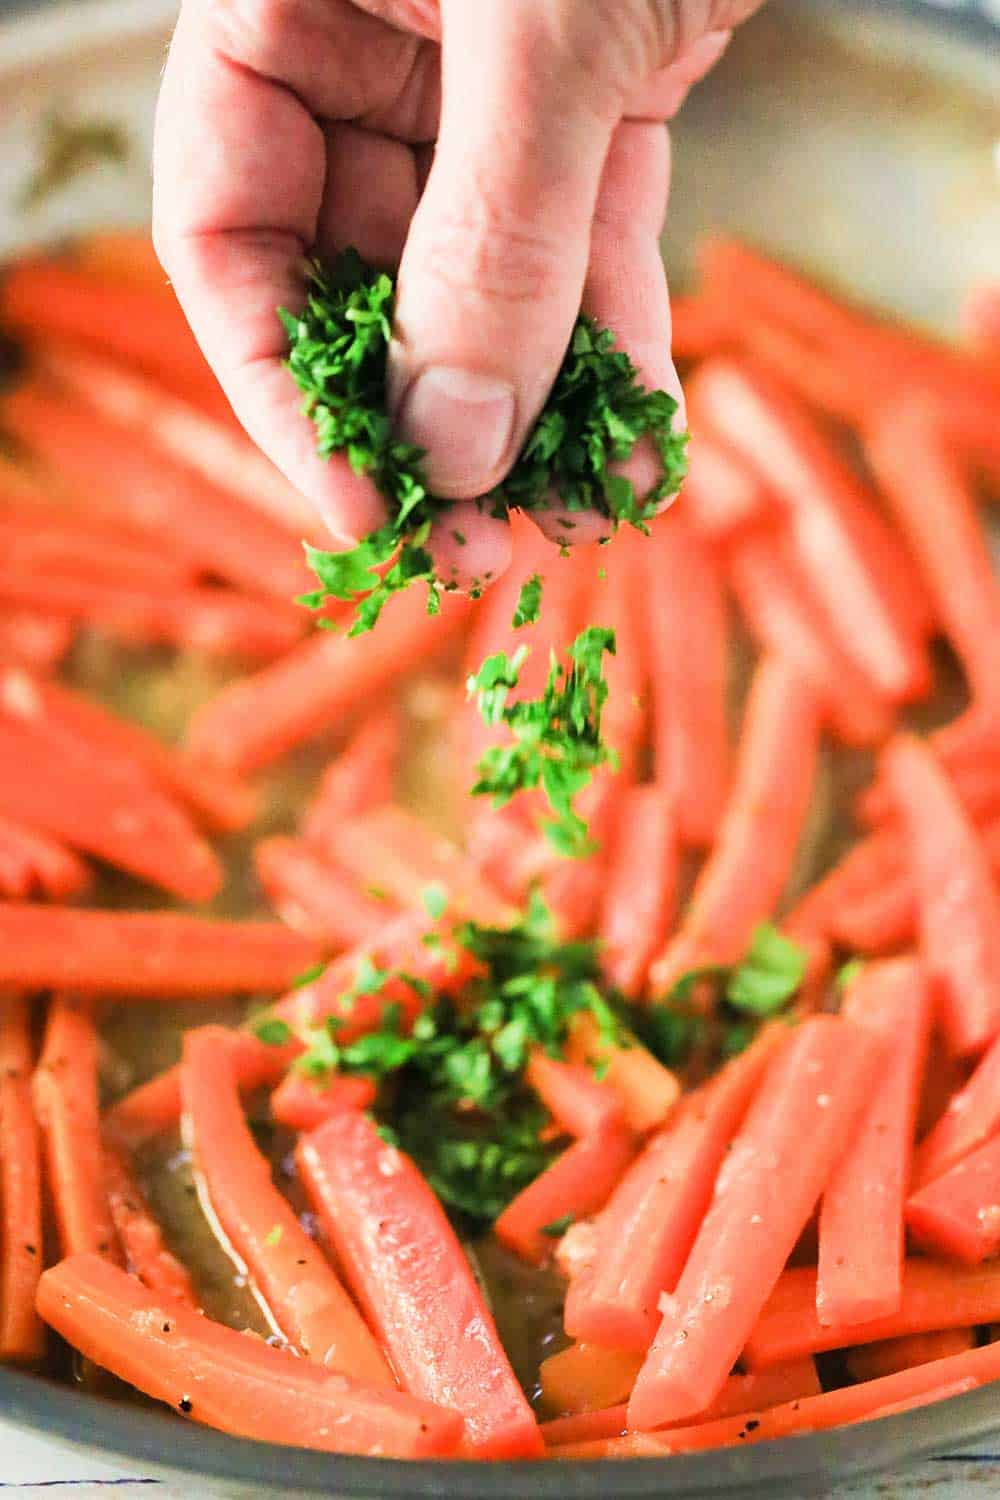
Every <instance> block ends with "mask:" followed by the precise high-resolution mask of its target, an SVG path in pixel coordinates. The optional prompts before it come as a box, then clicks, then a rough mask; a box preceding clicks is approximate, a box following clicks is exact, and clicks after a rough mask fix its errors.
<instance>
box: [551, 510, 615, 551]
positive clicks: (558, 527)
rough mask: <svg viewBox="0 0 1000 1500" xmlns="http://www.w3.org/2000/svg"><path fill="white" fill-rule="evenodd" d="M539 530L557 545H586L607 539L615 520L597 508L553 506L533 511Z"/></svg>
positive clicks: (612, 530)
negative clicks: (573, 508) (581, 508)
mask: <svg viewBox="0 0 1000 1500" xmlns="http://www.w3.org/2000/svg"><path fill="white" fill-rule="evenodd" d="M531 520H532V521H534V523H535V525H536V526H537V527H538V529H539V531H540V532H541V533H542V535H543V536H544V537H547V538H548V540H549V541H550V542H554V543H555V544H556V546H557V547H585V546H588V545H589V544H590V543H592V542H603V541H606V540H607V538H608V537H609V536H611V535H612V534H613V532H614V529H615V528H614V522H613V521H612V520H611V519H610V517H608V516H602V515H600V514H599V513H598V512H597V511H596V510H572V511H570V510H566V509H565V508H564V507H562V506H558V505H557V506H553V507H552V508H551V509H549V510H536V511H532V512H531Z"/></svg>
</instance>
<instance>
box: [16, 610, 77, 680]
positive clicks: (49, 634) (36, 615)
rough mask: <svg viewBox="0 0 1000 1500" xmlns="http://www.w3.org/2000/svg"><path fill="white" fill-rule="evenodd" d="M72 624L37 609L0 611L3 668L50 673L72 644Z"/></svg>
mask: <svg viewBox="0 0 1000 1500" xmlns="http://www.w3.org/2000/svg"><path fill="white" fill-rule="evenodd" d="M74 634H75V632H74V629H73V623H72V621H70V620H66V619H63V618H61V617H60V616H59V615H53V614H47V613H46V612H45V611H43V610H37V609H0V667H27V668H28V669H29V670H30V671H33V672H51V671H52V669H53V668H54V667H57V666H58V665H59V663H60V662H61V661H62V659H63V657H64V656H65V655H66V653H67V651H68V650H69V648H70V646H71V645H72V644H73V637H74Z"/></svg>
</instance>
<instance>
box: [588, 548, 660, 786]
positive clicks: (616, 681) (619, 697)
mask: <svg viewBox="0 0 1000 1500" xmlns="http://www.w3.org/2000/svg"><path fill="white" fill-rule="evenodd" d="M645 545H646V538H645V537H642V536H640V535H639V534H638V533H637V532H634V531H631V530H630V529H629V528H627V527H626V528H624V529H623V530H622V531H620V532H619V533H618V534H617V536H615V537H614V538H612V540H611V541H610V542H609V543H608V544H607V546H605V547H602V549H601V553H600V567H599V569H598V575H597V578H596V579H595V581H594V585H593V589H592V591H591V594H590V598H589V600H588V602H587V605H586V609H585V614H586V618H587V619H588V620H593V621H594V622H595V623H596V624H598V625H603V626H605V627H606V628H607V629H609V630H613V631H614V633H615V643H616V650H615V654H614V656H609V657H608V658H607V660H606V665H605V670H604V677H605V681H606V682H607V685H608V697H607V701H606V703H605V705H604V709H603V711H602V714H601V729H602V733H603V735H604V739H605V741H606V743H607V744H608V745H610V746H611V748H612V749H613V750H614V752H615V754H616V755H617V756H618V772H617V774H618V777H619V781H618V782H617V783H616V785H621V784H622V783H629V782H632V781H634V780H635V777H636V770H637V765H638V759H639V755H640V753H641V751H642V749H643V746H644V742H645V730H646V699H647V697H648V691H649V680H648V670H647V663H646V655H647V653H646V650H645V645H644V641H643V623H644V611H643V607H642V589H643V581H644V578H645V564H644V560H643V559H644V552H643V549H644V547H645Z"/></svg>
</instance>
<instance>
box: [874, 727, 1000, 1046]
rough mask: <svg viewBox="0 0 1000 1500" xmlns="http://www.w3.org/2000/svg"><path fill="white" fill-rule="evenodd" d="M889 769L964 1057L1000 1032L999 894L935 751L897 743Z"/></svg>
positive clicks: (947, 1017)
mask: <svg viewBox="0 0 1000 1500" xmlns="http://www.w3.org/2000/svg"><path fill="white" fill-rule="evenodd" d="M884 769H885V774H886V776H887V778H888V784H889V786H890V787H891V789H892V793H893V796H894V798H895V801H896V805H897V808H898V810H899V814H900V818H901V820H902V823H903V828H904V832H905V836H906V844H907V848H908V851H909V860H910V868H911V872H912V878H913V884H914V889H915V891H916V897H917V914H918V922H919V929H920V944H921V951H922V953H923V957H924V962H925V964H926V965H927V970H928V973H929V974H930V976H931V979H932V980H933V982H934V983H935V984H936V985H937V986H938V988H939V991H940V1005H941V1016H942V1022H943V1024H944V1027H945V1031H946V1034H947V1036H948V1039H949V1042H950V1043H951V1046H952V1047H953V1049H954V1050H955V1051H956V1052H957V1053H959V1055H961V1056H965V1055H967V1054H969V1053H975V1052H981V1051H982V1050H983V1048H984V1047H985V1046H986V1045H987V1043H989V1042H990V1041H992V1039H993V1037H994V1036H995V1035H996V1034H997V1032H998V1031H1000V894H998V892H997V888H996V885H995V883H994V878H993V871H992V870H991V868H990V862H989V859H988V857H987V855H986V851H985V849H984V848H983V845H982V842H981V840H980V839H979V837H978V836H977V834H976V831H975V829H974V828H973V827H972V825H971V823H970V822H969V819H968V816H967V814H966V812H965V810H964V808H963V807H962V804H961V802H960V801H959V799H958V795H957V793H956V791H955V789H954V787H953V785H952V784H951V782H950V781H949V780H948V776H947V774H946V773H945V772H944V771H943V770H942V768H941V765H940V763H939V761H938V760H937V758H936V757H935V755H934V754H933V752H932V751H931V750H930V749H928V748H927V746H926V745H924V744H923V743H921V742H920V741H919V740H917V739H915V738H913V737H912V736H905V737H901V738H899V739H898V740H896V741H894V742H893V744H892V745H891V746H890V747H889V749H888V750H887V751H886V752H885V757H884Z"/></svg>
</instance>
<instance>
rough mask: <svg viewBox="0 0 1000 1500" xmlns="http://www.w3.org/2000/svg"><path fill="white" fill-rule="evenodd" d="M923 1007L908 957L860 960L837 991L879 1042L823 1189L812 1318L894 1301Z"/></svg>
mask: <svg viewBox="0 0 1000 1500" xmlns="http://www.w3.org/2000/svg"><path fill="white" fill-rule="evenodd" d="M932 1013H933V995H932V993H931V987H930V985H929V983H928V980H927V975H926V974H925V973H924V971H923V968H922V967H921V965H920V964H919V962H918V961H917V960H916V959H910V958H901V959H896V960H895V961H891V962H886V963H875V964H868V965H866V966H865V967H864V968H863V969H862V970H861V972H860V974H859V975H858V976H857V977H856V978H855V979H854V980H852V982H851V983H850V985H849V986H848V988H847V991H846V993H845V995H844V1000H843V1004H842V1006H841V1014H842V1015H843V1016H844V1017H845V1018H846V1019H847V1020H848V1021H852V1022H853V1023H854V1024H855V1025H857V1026H860V1027H862V1028H863V1029H865V1030H867V1031H870V1032H872V1034H873V1035H874V1036H876V1037H878V1038H880V1039H881V1040H882V1041H883V1042H884V1043H885V1057H886V1062H885V1066H884V1068H883V1070H882V1072H881V1074H880V1076H879V1081H878V1088H877V1090H876V1091H875V1092H874V1094H873V1096H872V1098H871V1100H870V1101H869V1103H868V1107H867V1108H866V1109H865V1111H864V1113H863V1114H862V1117H861V1121H860V1123H859V1126H858V1129H857V1131H856V1132H855V1134H854V1137H853V1139H852V1140H851V1143H850V1145H849V1146H848V1149H847V1151H846V1152H845V1153H844V1156H843V1157H842V1158H841V1160H840V1162H839V1163H838V1165H837V1166H836V1168H835V1169H834V1173H833V1176H832V1177H831V1179H830V1181H829V1183H828V1184H827V1188H826V1192H825V1194H824V1195H823V1204H822V1208H821V1210H820V1217H819V1272H818V1280H817V1290H816V1299H817V1301H816V1305H817V1309H818V1313H819V1318H820V1321H821V1322H822V1323H863V1322H864V1321H865V1320H866V1319H867V1318H881V1317H888V1316H889V1315H890V1314H891V1313H893V1312H895V1311H896V1310H897V1308H898V1307H899V1305H900V1302H901V1301H902V1296H903V1250H904V1229H903V1212H904V1205H905V1200H906V1192H907V1187H908V1184H909V1180H910V1167H911V1162H912V1155H913V1137H914V1132H915V1129H916V1118H917V1106H918V1104H919V1100H920V1083H921V1079H922V1076H923V1071H924V1064H925V1061H926V1057H927V1047H928V1043H929V1040H930V1031H931V1021H932ZM859 1227H860V1233H859Z"/></svg>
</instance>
